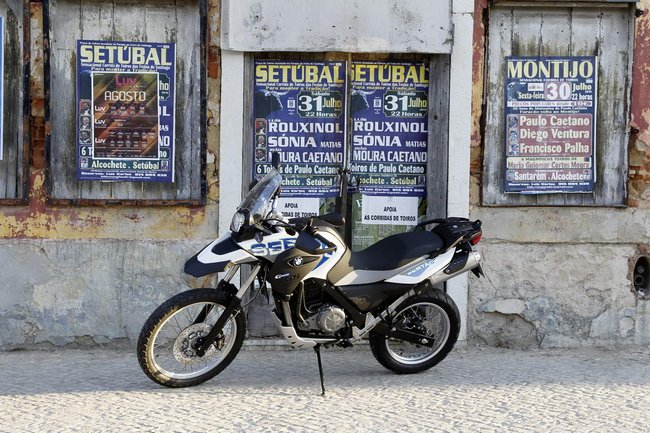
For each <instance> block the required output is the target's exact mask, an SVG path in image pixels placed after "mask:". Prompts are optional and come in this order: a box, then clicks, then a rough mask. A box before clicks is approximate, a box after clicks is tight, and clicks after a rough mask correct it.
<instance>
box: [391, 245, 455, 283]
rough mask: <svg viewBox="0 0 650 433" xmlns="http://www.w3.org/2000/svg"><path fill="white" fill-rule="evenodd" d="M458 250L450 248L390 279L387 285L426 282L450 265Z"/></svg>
mask: <svg viewBox="0 0 650 433" xmlns="http://www.w3.org/2000/svg"><path fill="white" fill-rule="evenodd" d="M455 252H456V248H450V249H449V250H447V251H446V252H445V253H444V254H440V255H439V256H437V257H434V258H432V259H427V260H425V261H423V262H421V263H417V264H415V265H413V266H409V267H408V268H406V269H405V270H404V271H402V272H400V273H399V274H398V275H395V276H394V277H391V278H388V279H387V280H386V282H387V283H395V284H417V283H419V282H420V281H424V280H426V279H427V278H429V277H430V276H431V275H433V274H435V273H436V272H438V271H440V270H442V269H444V268H445V267H447V265H449V263H450V262H451V259H452V258H453V257H454V253H455Z"/></svg>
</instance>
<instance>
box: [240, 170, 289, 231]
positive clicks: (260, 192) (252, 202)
mask: <svg viewBox="0 0 650 433" xmlns="http://www.w3.org/2000/svg"><path fill="white" fill-rule="evenodd" d="M281 184H282V175H280V173H279V172H278V171H277V170H276V169H275V168H271V171H269V173H268V174H267V175H266V176H264V177H263V178H262V179H261V180H260V181H259V182H258V183H257V184H256V185H255V186H254V187H253V189H251V190H250V191H249V192H248V194H246V196H245V197H244V200H242V202H241V204H240V205H239V209H240V210H244V209H248V211H249V212H250V215H251V217H252V219H253V223H256V222H258V221H259V220H260V219H262V218H264V217H265V216H266V214H267V213H268V211H269V210H270V209H269V206H270V204H271V198H272V197H273V195H274V194H275V192H276V191H277V190H278V188H280V185H281Z"/></svg>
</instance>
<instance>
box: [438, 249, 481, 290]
mask: <svg viewBox="0 0 650 433" xmlns="http://www.w3.org/2000/svg"><path fill="white" fill-rule="evenodd" d="M466 254H467V261H466V262H465V264H464V265H462V266H460V267H458V266H456V265H455V264H457V263H458V262H459V261H464V260H465V257H454V258H453V259H452V261H451V263H450V264H449V265H448V266H447V267H446V268H444V269H441V270H439V271H438V272H436V273H435V274H433V275H431V276H430V277H429V281H431V284H432V285H434V286H435V285H436V284H438V283H441V282H443V281H446V280H448V279H450V278H453V277H455V276H456V275H460V274H462V273H464V272H467V271H471V270H472V269H474V268H475V267H477V266H478V265H480V264H481V254H480V253H479V252H478V251H470V252H467V253H466Z"/></svg>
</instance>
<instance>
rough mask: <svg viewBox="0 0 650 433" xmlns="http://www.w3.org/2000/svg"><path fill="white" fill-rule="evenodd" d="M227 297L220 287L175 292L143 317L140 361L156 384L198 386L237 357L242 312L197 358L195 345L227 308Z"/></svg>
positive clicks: (243, 332)
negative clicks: (175, 293) (145, 318)
mask: <svg viewBox="0 0 650 433" xmlns="http://www.w3.org/2000/svg"><path fill="white" fill-rule="evenodd" d="M229 300H230V295H229V294H227V293H225V292H223V291H222V290H219V289H195V290H188V291H187V292H182V293H179V294H178V295H176V296H173V297H171V298H170V299H168V300H167V301H166V302H165V303H163V304H162V305H161V306H160V307H158V308H157V309H156V310H155V311H154V312H153V313H152V314H151V316H150V317H149V319H147V321H146V322H145V324H144V326H143V327H142V331H141V332H140V337H139V338H138V345H137V351H138V362H139V363H140V367H141V368H142V370H143V371H144V372H145V374H146V375H147V376H148V377H149V378H150V379H151V380H153V381H154V382H156V383H159V384H161V385H164V386H168V387H172V388H180V387H185V386H193V385H198V384H199V383H203V382H205V381H206V380H209V379H211V378H213V377H214V376H216V375H217V374H219V373H220V372H221V371H223V369H225V368H226V367H227V366H228V365H229V364H230V363H231V362H232V360H233V359H234V358H235V356H237V353H238V352H239V350H240V349H241V346H242V344H243V342H244V336H245V335H246V319H245V317H244V312H243V311H240V312H239V313H238V314H237V315H236V316H235V317H232V318H231V319H230V320H229V321H228V322H226V324H225V325H224V328H223V331H222V335H221V337H220V338H218V339H217V340H216V341H215V342H214V343H213V344H212V345H211V346H210V347H208V348H207V349H206V351H205V354H204V355H203V356H202V357H200V356H198V355H197V354H196V352H195V351H194V348H193V344H194V343H195V342H196V340H197V339H198V338H201V337H205V336H206V335H207V334H208V332H210V329H212V325H214V324H215V323H216V321H217V319H218V318H219V316H220V315H221V313H223V311H224V310H225V308H226V306H227V305H228V303H229Z"/></svg>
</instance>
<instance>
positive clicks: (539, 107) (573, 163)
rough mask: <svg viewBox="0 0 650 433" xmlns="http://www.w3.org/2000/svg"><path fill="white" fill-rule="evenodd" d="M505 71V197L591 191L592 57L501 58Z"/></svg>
mask: <svg viewBox="0 0 650 433" xmlns="http://www.w3.org/2000/svg"><path fill="white" fill-rule="evenodd" d="M505 72H506V85H505V92H506V93H505V98H506V104H505V119H504V120H505V137H504V141H505V159H506V170H505V179H504V184H505V192H507V193H519V194H550V193H589V192H592V191H593V189H594V182H595V180H596V164H595V158H596V151H595V143H596V103H597V95H598V79H597V73H598V64H597V61H596V57H575V56H571V57H507V58H506V71H505Z"/></svg>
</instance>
